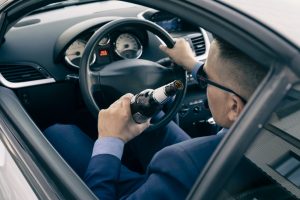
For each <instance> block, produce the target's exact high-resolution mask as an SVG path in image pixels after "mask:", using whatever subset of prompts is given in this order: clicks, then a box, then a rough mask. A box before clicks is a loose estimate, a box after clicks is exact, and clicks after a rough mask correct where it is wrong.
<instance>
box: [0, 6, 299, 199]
mask: <svg viewBox="0 0 300 200" xmlns="http://www.w3.org/2000/svg"><path fill="white" fill-rule="evenodd" d="M122 19H128V20H124V21H125V22H124V23H123V22H122ZM136 19H143V20H147V21H149V22H150V25H148V26H147V29H146V28H145V27H144V25H143V24H139V22H138V23H134V20H136ZM116 20H120V21H121V22H122V23H123V24H121V25H120V26H117V27H113V26H111V27H109V26H106V25H107V24H109V22H113V21H116ZM130 20H132V22H131V23H129V22H130ZM126 21H127V22H126ZM124 24H125V25H124ZM151 24H155V25H158V26H159V27H160V28H161V29H162V30H164V31H166V32H167V33H169V34H170V35H171V37H172V38H181V37H183V38H184V39H185V40H186V41H187V42H188V43H189V44H190V46H191V48H192V50H193V51H194V53H195V56H196V57H197V59H198V60H199V61H203V62H204V61H205V60H206V58H207V55H208V51H209V48H210V43H211V41H212V40H213V37H214V36H213V33H211V32H209V31H207V30H205V29H204V28H202V27H198V26H197V25H194V24H192V23H190V22H189V21H186V20H184V19H182V18H180V17H178V16H176V15H174V14H171V13H168V12H166V11H159V10H155V9H152V8H148V7H144V6H140V5H137V4H132V3H127V2H122V1H104V2H91V3H78V4H74V5H73V6H66V5H63V4H59V3H53V4H50V5H47V6H44V7H42V8H39V9H36V10H34V11H33V12H31V13H30V14H28V15H27V16H26V17H24V18H22V19H21V20H20V21H18V22H17V23H16V24H15V25H14V26H13V27H12V28H11V29H10V30H9V31H8V32H7V33H6V35H5V40H4V41H3V42H2V44H1V47H0V84H1V86H2V87H1V89H0V91H1V97H0V104H1V105H2V106H1V107H3V108H2V109H3V110H4V112H1V115H8V116H10V121H18V125H13V126H9V122H10V121H9V120H8V121H6V122H5V123H6V124H8V126H9V127H10V128H9V129H8V131H10V132H19V131H21V132H26V133H28V132H43V130H45V129H46V128H47V127H49V126H51V125H53V124H56V123H60V124H75V125H77V126H78V127H80V128H81V129H82V130H83V131H84V132H85V133H87V134H88V135H89V137H91V138H92V139H96V138H97V125H96V124H97V120H96V118H95V115H94V113H95V110H96V109H95V108H99V109H101V108H107V107H108V106H109V105H110V104H111V103H112V102H113V101H115V100H116V99H117V98H118V97H120V96H121V95H122V94H123V93H124V92H125V91H127V92H132V93H138V92H139V91H141V89H142V88H144V89H145V88H147V87H148V86H150V85H151V84H150V83H148V82H149V81H150V82H151V80H148V79H147V78H145V79H144V80H136V78H134V77H135V76H134V73H149V74H148V75H149V77H151V78H152V80H154V79H159V78H160V79H162V76H158V75H157V74H155V72H152V71H147V68H146V65H147V64H145V66H144V69H139V70H137V71H131V72H130V73H128V74H126V75H127V78H120V77H118V76H119V74H114V71H113V70H114V69H116V68H117V67H122V66H117V64H118V63H119V62H121V61H126V60H136V59H143V60H146V61H151V64H152V63H157V64H159V65H161V66H164V67H165V68H169V69H170V68H175V69H176V66H175V65H174V63H173V62H172V60H170V59H169V58H168V57H166V55H165V54H164V53H163V52H161V51H160V50H159V45H160V44H162V43H165V44H168V40H167V39H166V38H164V35H163V34H162V35H160V36H161V37H158V36H157V34H155V33H157V32H156V31H155V30H152V28H151ZM105 28H106V29H105ZM99 30H100V31H99ZM159 34H160V33H158V35H159ZM99 35H100V36H101V37H100V38H99V37H96V36H99ZM95 37H96V38H95ZM91 38H93V39H94V40H95V42H94V44H93V46H87V44H88V41H89V40H90V39H91ZM85 48H89V49H90V52H88V53H85V54H84V50H85ZM126 49H130V50H126ZM83 57H84V59H82V58H83ZM114 63H117V64H115V65H114ZM84 66H86V67H87V68H88V66H89V70H90V71H87V72H86V71H85V72H84V71H83V70H82V68H83V67H84ZM107 66H108V67H109V66H111V68H109V69H108V68H107ZM136 66H143V64H136ZM114 67H115V68H114ZM97 70H104V72H105V73H106V74H105V75H104V76H102V77H101V78H100V83H101V86H98V87H96V86H95V85H93V83H91V84H92V85H89V84H90V83H89V82H88V81H87V83H85V84H86V88H87V93H88V94H91V95H89V98H87V97H86V96H85V95H83V93H82V90H81V87H82V86H81V85H80V81H81V80H80V77H81V76H82V74H81V73H87V74H88V73H90V74H92V72H93V71H97ZM105 70H106V71H105ZM124 73H125V72H124ZM126 73H127V72H126ZM151 73H153V74H154V75H151ZM270 74H271V73H270ZM270 74H269V76H270ZM131 76H132V77H133V78H130V77H131ZM145 76H147V74H145ZM176 78H179V79H182V80H184V81H185V84H186V88H185V89H186V90H185V93H184V94H182V96H181V97H182V99H180V100H177V99H175V100H174V102H175V103H174V104H176V105H177V108H176V109H175V110H174V109H172V107H173V105H172V104H170V105H169V104H167V105H166V106H165V107H164V111H165V112H167V113H168V112H172V115H168V117H171V118H172V119H173V121H174V122H176V123H177V124H178V125H179V126H180V127H181V128H182V129H183V130H184V131H186V133H188V134H189V135H190V136H191V137H192V138H194V137H201V136H207V135H212V134H216V133H217V132H218V131H219V130H220V127H218V126H217V125H216V124H215V122H214V120H213V119H212V115H211V113H210V110H209V108H208V105H207V97H206V91H205V90H203V89H201V88H200V87H199V85H198V84H197V81H196V80H194V78H193V77H192V75H191V74H190V73H187V74H186V73H184V74H183V76H182V74H181V75H180V76H178V75H177V74H175V75H174V76H173V75H172V76H170V77H169V78H166V79H164V80H162V81H158V82H157V85H156V86H159V85H162V84H164V83H167V82H169V81H172V79H173V80H174V79H176ZM141 82H143V83H144V84H143V85H138V86H137V83H141ZM115 86H116V87H115ZM117 86H118V87H120V88H117ZM128 88H130V89H129V91H128ZM84 94H86V93H84ZM299 94H300V93H299V87H297V86H294V87H293V90H291V91H290V92H289V93H288V95H287V96H286V97H285V98H284V99H283V100H282V101H281V103H280V105H281V106H280V107H278V109H277V110H276V111H275V112H273V114H272V115H271V116H269V118H268V122H267V123H266V124H262V125H261V126H262V129H261V130H260V134H258V136H257V137H256V138H255V141H254V142H253V143H251V145H250V148H249V149H248V150H247V151H246V153H245V154H244V156H243V158H242V159H241V160H240V161H238V164H237V166H236V167H235V170H234V172H233V173H232V174H229V175H228V176H227V177H228V179H226V180H227V182H226V184H225V187H223V189H222V190H221V193H220V194H219V195H218V199H253V198H254V197H262V198H264V197H266V196H268V197H270V196H271V197H274V199H275V198H277V199H278V198H279V197H280V199H296V197H299V194H300V192H299V187H300V181H299V180H300V178H299V174H300V161H299V160H300V159H299V155H300V151H299V146H300V143H299V140H300V138H299V133H298V131H297V130H299V129H298V126H299V125H298V124H297V119H298V116H299V109H300V107H299V105H300V104H299V100H300V96H299ZM90 97H92V100H91V99H90ZM87 102H89V104H88V105H87ZM95 102H96V105H94V104H93V103H95ZM170 110H172V111H170ZM3 121H5V120H3ZM160 125H161V126H162V125H163V124H160ZM199 130H201V131H199ZM20 138H21V139H22V140H23V141H25V142H24V143H22V142H19V143H20V145H21V146H22V148H21V149H19V151H27V150H28V152H31V153H30V157H31V159H33V160H39V161H40V160H42V158H41V157H42V154H44V155H45V154H48V157H47V158H45V157H44V158H43V159H48V161H47V162H46V161H40V162H39V167H41V168H43V169H44V170H40V168H39V170H36V172H37V173H38V174H39V173H40V174H45V173H46V174H47V176H48V177H51V176H53V177H52V179H53V180H52V181H51V182H50V183H48V185H49V184H50V185H51V183H56V184H57V183H59V186H57V187H58V188H59V187H60V189H59V190H64V189H65V191H64V192H65V193H66V194H65V195H66V196H68V195H69V197H72V198H73V197H74V196H72V195H73V194H71V192H70V194H69V193H68V191H69V190H70V188H71V187H77V188H81V189H82V190H86V191H87V193H84V194H86V195H89V194H88V192H89V191H88V190H87V189H86V188H85V186H82V185H81V184H82V182H81V181H80V180H78V177H73V178H72V177H71V178H70V177H69V178H66V179H63V178H61V177H64V173H66V172H68V171H69V170H70V169H69V168H68V166H65V163H64V162H63V161H61V158H60V157H55V156H51V155H52V154H55V153H56V152H55V151H54V150H53V149H52V150H51V149H49V148H50V147H46V146H47V145H48V144H46V143H47V142H46V141H43V140H44V138H43V136H42V135H38V134H37V135H32V136H31V137H24V136H20ZM41 141H43V142H41ZM38 146H39V147H40V148H41V146H45V152H41V153H37V152H34V151H32V149H34V148H36V147H38ZM278 147H280V148H278ZM22 149H23V150H22ZM24 159H25V160H26V159H29V158H26V156H25V158H24ZM51 159H54V160H51ZM51 162H52V164H51V165H49V163H51ZM290 164H292V167H287V166H290ZM36 168H37V167H36ZM54 168H55V170H53V169H54ZM59 171H60V172H59ZM55 173H59V175H57V174H56V175H54V174H55ZM74 176H76V175H75V174H74ZM67 179H68V180H67ZM34 180H35V183H37V182H39V181H40V182H43V183H45V182H47V181H46V180H45V178H43V177H42V176H41V175H37V176H36V177H35V179H34ZM72 184H74V185H73V186H72ZM33 185H34V184H33ZM46 185H47V184H46ZM49 187H50V186H48V189H49ZM49 190H51V189H49ZM36 192H37V193H39V194H43V192H41V191H39V190H38V189H37V191H36ZM64 192H62V193H64ZM52 195H54V196H55V194H52ZM258 199H259V198H258Z"/></svg>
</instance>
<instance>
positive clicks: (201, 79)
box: [197, 63, 247, 103]
mask: <svg viewBox="0 0 300 200" xmlns="http://www.w3.org/2000/svg"><path fill="white" fill-rule="evenodd" d="M197 80H198V83H199V85H200V87H201V88H203V89H205V88H207V85H208V84H209V85H212V86H215V87H217V88H219V89H221V90H224V91H226V92H229V93H232V94H234V95H236V96H238V97H239V98H240V99H241V100H242V101H243V103H246V102H247V101H246V100H245V99H244V98H243V97H241V96H240V95H239V94H237V93H236V92H234V91H233V90H231V89H229V88H227V87H224V86H222V85H220V84H218V83H216V82H213V81H211V80H209V79H208V78H207V74H206V73H205V71H204V63H203V64H202V65H201V66H200V68H199V70H198V72H197Z"/></svg>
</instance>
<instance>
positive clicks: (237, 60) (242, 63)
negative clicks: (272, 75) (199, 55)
mask: <svg viewBox="0 0 300 200" xmlns="http://www.w3.org/2000/svg"><path fill="white" fill-rule="evenodd" d="M214 42H215V43H216V44H217V46H218V49H219V56H220V58H221V59H223V60H224V61H227V62H224V63H229V64H227V65H226V70H224V71H223V70H222V71H223V74H222V77H223V79H226V80H223V81H225V82H228V86H230V88H231V89H232V90H234V91H235V92H237V93H238V94H240V95H241V96H242V97H244V98H245V99H246V100H248V99H249V98H250V96H251V95H252V93H253V92H254V91H255V89H256V88H257V86H258V85H259V83H260V82H261V81H262V79H263V78H264V77H265V75H266V74H267V72H268V70H267V68H266V67H263V66H260V65H259V64H258V63H257V62H256V61H254V60H253V59H252V58H250V57H249V56H247V55H246V54H244V53H243V52H242V51H240V50H238V49H237V48H235V47H234V46H233V45H231V44H229V43H228V42H226V41H224V40H223V39H221V38H219V37H214ZM224 67H225V66H224Z"/></svg>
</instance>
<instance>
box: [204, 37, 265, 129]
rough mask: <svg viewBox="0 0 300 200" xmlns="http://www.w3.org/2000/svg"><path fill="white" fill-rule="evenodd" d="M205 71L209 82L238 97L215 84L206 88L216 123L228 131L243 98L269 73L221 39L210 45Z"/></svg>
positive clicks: (242, 103) (246, 97) (239, 110)
mask: <svg viewBox="0 0 300 200" xmlns="http://www.w3.org/2000/svg"><path fill="white" fill-rule="evenodd" d="M204 71H205V73H206V75H207V78H208V79H209V80H211V81H213V82H215V83H217V84H219V85H222V86H224V87H226V88H228V89H230V90H232V91H234V93H236V94H238V95H235V94H234V93H232V92H226V91H224V90H222V89H220V88H218V87H215V86H212V85H208V87H207V98H208V103H209V107H210V109H211V112H212V115H213V117H214V119H215V121H216V122H217V124H219V125H220V126H222V127H225V128H229V127H230V126H231V125H232V124H233V122H234V121H235V120H236V119H237V117H238V116H239V114H240V113H241V112H242V109H243V107H244V104H245V102H244V101H243V99H245V100H248V99H249V98H250V96H251V95H252V93H253V92H254V90H255V88H256V87H257V86H258V84H259V83H260V82H261V80H262V79H263V78H264V76H265V75H266V73H267V69H266V68H264V67H261V66H259V65H258V64H257V63H256V62H255V61H253V60H252V59H250V58H249V57H248V56H246V55H245V54H243V53H242V52H240V51H239V50H237V49H236V48H234V47H233V46H231V45H230V44H228V43H227V42H225V41H223V40H221V39H218V38H216V39H215V40H214V41H213V42H212V43H211V47H210V51H209V55H208V58H207V60H206V63H205V66H204ZM241 97H242V98H241Z"/></svg>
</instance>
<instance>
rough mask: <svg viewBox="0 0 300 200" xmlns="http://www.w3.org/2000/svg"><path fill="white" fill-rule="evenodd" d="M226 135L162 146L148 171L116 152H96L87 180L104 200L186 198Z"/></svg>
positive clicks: (87, 173) (88, 170) (90, 164)
mask: <svg viewBox="0 0 300 200" xmlns="http://www.w3.org/2000/svg"><path fill="white" fill-rule="evenodd" d="M222 136H223V134H220V135H213V136H208V137H202V138H195V139H191V140H187V141H184V142H180V143H178V144H174V145H171V146H168V147H166V148H164V149H162V150H161V151H159V152H158V153H156V154H155V156H154V157H153V159H152V160H151V162H150V164H149V166H148V168H147V172H146V174H145V175H140V174H138V173H135V172H133V171H130V170H129V169H127V168H126V167H125V166H123V165H122V164H121V161H120V160H119V159H118V158H117V157H115V156H112V155H108V154H102V155H97V156H94V157H92V159H91V161H90V163H89V166H88V169H87V172H86V175H85V182H86V184H87V185H88V186H89V187H90V188H91V190H92V191H93V192H94V193H95V194H96V196H98V198H100V199H101V200H106V199H139V200H140V199H142V200H145V199H172V200H174V199H184V198H185V197H186V196H187V194H188V192H189V190H190V189H191V187H192V186H193V184H194V182H195V180H196V178H197V177H198V175H199V174H200V172H201V171H202V170H203V168H204V166H205V164H206V163H207V161H208V159H209V158H210V156H211V155H212V153H213V151H214V150H215V148H216V146H217V145H218V143H219V142H220V140H221V138H222Z"/></svg>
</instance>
